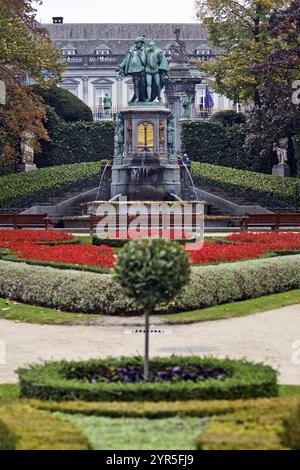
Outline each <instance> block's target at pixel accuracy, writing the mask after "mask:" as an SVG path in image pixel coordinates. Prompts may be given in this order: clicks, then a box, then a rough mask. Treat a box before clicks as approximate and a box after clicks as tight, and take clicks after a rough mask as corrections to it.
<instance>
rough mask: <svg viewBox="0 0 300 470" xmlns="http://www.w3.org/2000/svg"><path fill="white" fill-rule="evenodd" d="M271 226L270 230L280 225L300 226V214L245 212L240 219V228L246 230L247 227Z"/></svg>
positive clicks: (278, 227) (277, 228)
mask: <svg viewBox="0 0 300 470" xmlns="http://www.w3.org/2000/svg"><path fill="white" fill-rule="evenodd" d="M266 226H267V227H271V229H272V230H279V229H280V227H298V228H300V214H298V213H297V214H294V213H277V214H246V216H245V217H244V218H243V219H242V220H241V223H240V227H241V230H246V231H247V230H248V229H249V227H260V228H262V227H266Z"/></svg>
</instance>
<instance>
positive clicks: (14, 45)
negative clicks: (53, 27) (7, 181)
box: [0, 0, 64, 166]
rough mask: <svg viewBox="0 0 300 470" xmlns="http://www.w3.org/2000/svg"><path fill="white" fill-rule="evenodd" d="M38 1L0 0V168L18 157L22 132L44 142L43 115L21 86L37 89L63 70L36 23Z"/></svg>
mask: <svg viewBox="0 0 300 470" xmlns="http://www.w3.org/2000/svg"><path fill="white" fill-rule="evenodd" d="M39 3H41V2H40V1H39V0H37V1H35V0H0V80H2V81H4V82H5V84H6V105H5V106H3V105H1V106H0V158H1V160H0V164H1V165H2V166H5V165H10V164H13V163H15V162H16V160H17V159H18V157H19V145H20V140H21V138H22V134H23V132H24V131H29V132H32V133H34V135H35V137H36V150H38V149H39V141H40V140H42V139H43V140H47V139H48V134H47V131H46V129H45V127H44V122H45V120H46V114H45V110H44V106H43V102H42V100H41V99H40V98H39V97H38V96H37V95H35V94H34V93H33V92H32V90H30V89H29V88H28V87H26V86H24V84H25V82H26V79H27V78H28V77H29V78H30V79H32V80H35V81H36V82H37V83H39V84H40V85H41V86H50V85H53V84H55V83H57V82H58V81H59V79H60V76H61V73H62V72H63V70H64V66H63V64H62V61H61V55H60V52H59V51H58V50H57V49H56V48H55V47H54V46H53V44H52V43H51V41H50V39H49V37H48V35H47V31H46V30H45V29H44V28H42V27H41V26H40V25H39V24H38V22H37V21H36V10H35V8H34V6H35V4H39Z"/></svg>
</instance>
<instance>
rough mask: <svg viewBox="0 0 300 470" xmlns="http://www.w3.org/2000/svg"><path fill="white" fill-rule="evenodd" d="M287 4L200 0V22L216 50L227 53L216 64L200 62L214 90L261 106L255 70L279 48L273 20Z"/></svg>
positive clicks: (281, 1) (278, 0)
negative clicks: (277, 10) (274, 13)
mask: <svg viewBox="0 0 300 470" xmlns="http://www.w3.org/2000/svg"><path fill="white" fill-rule="evenodd" d="M285 3H286V1H285V0H196V5H197V11H198V18H199V20H200V21H201V23H202V24H203V25H204V26H205V27H206V28H207V30H208V33H209V39H210V41H211V43H212V44H213V46H215V47H216V48H219V49H221V50H224V54H222V55H221V56H219V57H218V59H217V61H216V62H203V61H198V66H199V69H200V70H202V71H206V72H207V73H208V74H209V75H210V76H211V77H212V78H213V81H212V87H213V88H214V89H215V91H216V92H217V93H220V94H224V95H225V96H227V97H228V98H230V99H231V100H233V101H234V102H235V103H237V102H241V103H244V104H247V103H249V102H254V103H255V104H256V105H257V106H260V105H261V97H260V90H261V87H262V82H261V77H260V75H259V74H258V73H257V71H256V70H255V69H254V68H253V66H254V64H260V63H262V61H263V60H265V58H266V57H267V56H268V55H269V54H270V53H271V52H272V51H273V50H274V48H276V45H277V41H276V38H274V37H273V36H272V34H271V32H270V30H269V19H270V17H271V15H272V13H273V11H274V9H276V8H281V7H283V6H284V5H285Z"/></svg>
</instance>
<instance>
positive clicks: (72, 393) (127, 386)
mask: <svg viewBox="0 0 300 470" xmlns="http://www.w3.org/2000/svg"><path fill="white" fill-rule="evenodd" d="M150 364H151V371H153V372H156V371H162V370H165V369H173V368H174V367H182V368H190V369H193V368H199V367H200V368H206V369H207V370H222V371H224V373H223V376H222V377H220V378H212V377H210V378H206V379H205V378H202V379H201V380H182V379H177V380H172V381H167V380H161V381H156V382H146V381H144V380H142V381H139V382H135V383H130V382H121V381H115V382H113V381H108V380H106V378H105V377H106V375H107V373H109V374H110V375H111V374H114V371H117V370H118V371H119V370H120V369H123V368H126V369H127V370H128V374H130V371H129V369H136V368H141V369H142V365H143V359H142V358H141V357H121V358H118V359H117V358H108V359H103V360H101V359H99V360H98V359H97V360H90V361H80V362H74V361H73V362H66V361H61V362H52V363H51V362H50V363H46V364H42V365H35V366H32V367H30V368H27V369H26V368H25V369H24V368H23V369H19V370H18V374H19V378H20V394H21V396H22V397H23V398H38V399H41V400H55V401H70V400H71V401H74V400H79V401H94V402H97V401H101V402H106V401H107V402H111V401H121V402H126V401H137V402H140V401H147V400H148V401H151V402H159V401H168V402H171V401H178V400H181V401H186V400H214V399H215V400H231V399H232V400H237V399H242V398H245V399H246V398H258V397H272V396H277V395H278V386H277V372H276V371H274V370H273V369H272V368H271V367H269V366H265V365H262V364H252V363H249V362H246V361H236V360H230V359H215V358H199V357H195V356H191V357H189V356H188V357H182V356H180V357H179V356H172V357H169V358H159V357H156V358H152V359H151V362H150ZM97 378H98V379H97Z"/></svg>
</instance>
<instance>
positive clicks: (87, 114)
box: [31, 85, 93, 122]
mask: <svg viewBox="0 0 300 470" xmlns="http://www.w3.org/2000/svg"><path fill="white" fill-rule="evenodd" d="M31 88H32V89H33V91H34V92H35V93H36V94H37V95H39V96H41V97H42V98H43V100H44V101H45V103H46V105H47V106H51V108H54V109H55V112H56V114H57V115H58V116H59V117H60V118H61V119H63V120H64V121H68V122H77V121H88V122H93V113H92V111H91V109H90V108H89V107H88V106H87V105H86V104H85V103H84V102H83V101H82V100H80V99H79V98H77V96H75V95H73V93H71V92H70V91H68V90H64V89H63V88H59V87H56V86H53V87H50V88H42V87H40V86H39V85H33V86H32V87H31Z"/></svg>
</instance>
